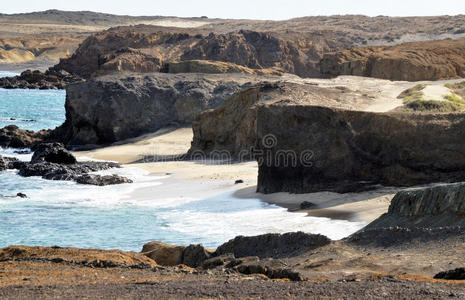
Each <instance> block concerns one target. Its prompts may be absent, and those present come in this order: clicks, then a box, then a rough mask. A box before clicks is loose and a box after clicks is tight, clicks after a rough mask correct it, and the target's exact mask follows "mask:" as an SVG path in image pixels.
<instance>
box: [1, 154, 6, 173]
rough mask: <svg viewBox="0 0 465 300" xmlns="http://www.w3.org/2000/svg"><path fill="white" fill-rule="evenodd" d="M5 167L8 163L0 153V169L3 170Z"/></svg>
mask: <svg viewBox="0 0 465 300" xmlns="http://www.w3.org/2000/svg"><path fill="white" fill-rule="evenodd" d="M6 169H8V164H7V162H6V161H5V160H4V159H3V156H1V155H0V171H5V170H6Z"/></svg>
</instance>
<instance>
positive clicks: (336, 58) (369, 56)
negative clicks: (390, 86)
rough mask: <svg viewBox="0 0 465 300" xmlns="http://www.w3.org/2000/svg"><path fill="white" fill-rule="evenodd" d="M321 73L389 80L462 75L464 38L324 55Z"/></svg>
mask: <svg viewBox="0 0 465 300" xmlns="http://www.w3.org/2000/svg"><path fill="white" fill-rule="evenodd" d="M321 73H322V74H323V75H328V76H339V75H356V76H366V77H376V78H382V79H390V80H408V81H421V80H439V79H450V78H462V77H465V40H463V39H462V40H442V41H429V42H414V43H405V44H401V45H396V46H379V47H365V48H353V49H350V50H343V51H338V52H334V53H329V54H325V56H324V58H323V59H322V61H321Z"/></svg>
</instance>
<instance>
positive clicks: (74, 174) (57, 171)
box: [18, 162, 119, 180]
mask: <svg viewBox="0 0 465 300" xmlns="http://www.w3.org/2000/svg"><path fill="white" fill-rule="evenodd" d="M18 167H19V175H21V176H24V177H30V176H41V177H42V178H44V179H51V180H76V179H77V178H79V177H80V176H81V175H84V174H87V173H90V172H96V171H101V170H108V169H110V168H118V167H119V164H117V163H110V162H85V163H76V164H68V165H64V164H57V163H49V162H42V163H27V162H21V163H19V164H18Z"/></svg>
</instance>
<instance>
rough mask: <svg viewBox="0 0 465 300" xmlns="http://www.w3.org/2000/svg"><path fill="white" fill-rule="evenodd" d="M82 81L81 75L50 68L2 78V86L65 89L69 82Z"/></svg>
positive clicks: (7, 87)
mask: <svg viewBox="0 0 465 300" xmlns="http://www.w3.org/2000/svg"><path fill="white" fill-rule="evenodd" d="M79 81H82V79H81V78H79V76H76V75H71V74H69V73H68V72H66V71H63V70H56V69H54V68H50V69H48V70H47V71H45V72H44V73H43V72H41V71H38V70H36V71H31V70H26V71H24V72H22V73H21V75H19V76H14V77H3V78H0V88H4V89H41V90H52V89H64V88H65V87H66V86H67V85H68V84H70V83H74V82H79Z"/></svg>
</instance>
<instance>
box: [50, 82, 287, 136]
mask: <svg viewBox="0 0 465 300" xmlns="http://www.w3.org/2000/svg"><path fill="white" fill-rule="evenodd" d="M265 78H266V77H265ZM270 78H275V77H274V76H272V77H270ZM276 78H279V77H276ZM276 78H275V79H274V80H276ZM262 79H263V78H258V77H257V76H255V75H246V74H216V75H213V74H210V75H209V74H196V75H192V74H163V73H151V74H133V75H130V76H128V75H127V74H126V75H121V76H102V77H99V78H96V79H93V80H89V81H87V82H85V83H79V84H74V85H70V86H68V88H67V96H66V104H65V107H66V122H65V124H64V125H63V126H62V127H61V128H59V129H58V131H59V132H60V134H59V135H60V136H61V137H62V138H63V141H64V142H65V143H66V144H67V145H89V144H94V145H96V144H107V143H112V142H116V141H121V140H124V139H127V138H132V137H136V136H139V135H141V134H144V133H149V132H155V131H157V130H158V129H160V128H162V127H166V126H172V125H187V124H191V122H192V121H193V120H194V119H195V118H196V117H197V116H198V115H199V113H200V112H202V111H204V110H207V109H210V108H214V107H217V106H219V105H221V104H222V103H223V102H224V101H225V99H227V98H229V97H230V96H231V95H232V94H234V93H235V92H237V91H239V90H240V89H242V87H243V86H244V85H245V84H247V83H250V82H252V83H254V82H257V81H259V80H262Z"/></svg>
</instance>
